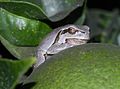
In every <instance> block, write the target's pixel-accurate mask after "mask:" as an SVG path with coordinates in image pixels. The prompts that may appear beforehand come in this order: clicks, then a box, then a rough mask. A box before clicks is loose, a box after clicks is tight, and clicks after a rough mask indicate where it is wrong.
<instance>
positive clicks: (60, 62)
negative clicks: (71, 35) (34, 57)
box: [25, 44, 120, 89]
mask: <svg viewBox="0 0 120 89" xmlns="http://www.w3.org/2000/svg"><path fill="white" fill-rule="evenodd" d="M29 82H36V84H35V86H33V87H32V89H120V47H119V46H114V45H107V44H85V45H81V46H76V47H73V48H70V49H67V50H64V51H62V52H60V53H58V54H57V55H54V56H53V57H52V58H51V59H50V60H48V61H46V62H45V63H43V64H42V65H41V66H40V67H39V68H38V69H36V70H35V71H34V72H33V73H32V74H31V76H30V77H29V78H28V80H27V81H26V82H25V83H29Z"/></svg>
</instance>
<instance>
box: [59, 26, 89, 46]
mask: <svg viewBox="0 0 120 89" xmlns="http://www.w3.org/2000/svg"><path fill="white" fill-rule="evenodd" d="M89 33H90V32H89V27H88V26H86V25H84V26H81V27H79V26H76V25H70V26H68V27H66V28H64V29H63V30H62V32H61V35H62V36H63V37H64V40H65V41H66V43H69V44H73V45H80V44H84V43H86V42H87V41H88V40H89V38H90V37H89Z"/></svg>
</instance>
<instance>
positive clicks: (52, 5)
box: [0, 0, 84, 21]
mask: <svg viewBox="0 0 120 89" xmlns="http://www.w3.org/2000/svg"><path fill="white" fill-rule="evenodd" d="M83 2H84V0H50V1H48V0H20V1H19V0H2V1H0V7H2V8H5V9H6V10H8V11H10V12H12V13H15V14H18V15H21V16H25V17H29V18H36V19H44V18H46V17H47V18H48V19H50V20H51V21H58V20H61V19H63V18H65V17H66V16H67V15H68V14H69V13H70V12H72V11H73V10H74V9H76V8H77V7H79V6H80V7H81V6H82V5H83Z"/></svg>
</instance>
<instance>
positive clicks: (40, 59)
mask: <svg viewBox="0 0 120 89" xmlns="http://www.w3.org/2000/svg"><path fill="white" fill-rule="evenodd" d="M36 58H37V61H36V63H35V64H34V68H37V67H38V66H39V65H41V64H42V63H44V62H45V51H43V50H38V51H37V57H36Z"/></svg>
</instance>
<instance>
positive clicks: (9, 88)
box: [0, 58, 35, 89]
mask: <svg viewBox="0 0 120 89" xmlns="http://www.w3.org/2000/svg"><path fill="white" fill-rule="evenodd" d="M34 62H35V58H28V59H26V60H22V61H13V60H10V59H2V58H0V89H14V88H15V86H16V84H17V83H18V81H19V79H20V78H21V77H22V75H23V74H24V73H25V72H26V71H27V70H28V68H29V67H31V66H32V64H33V63H34Z"/></svg>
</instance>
